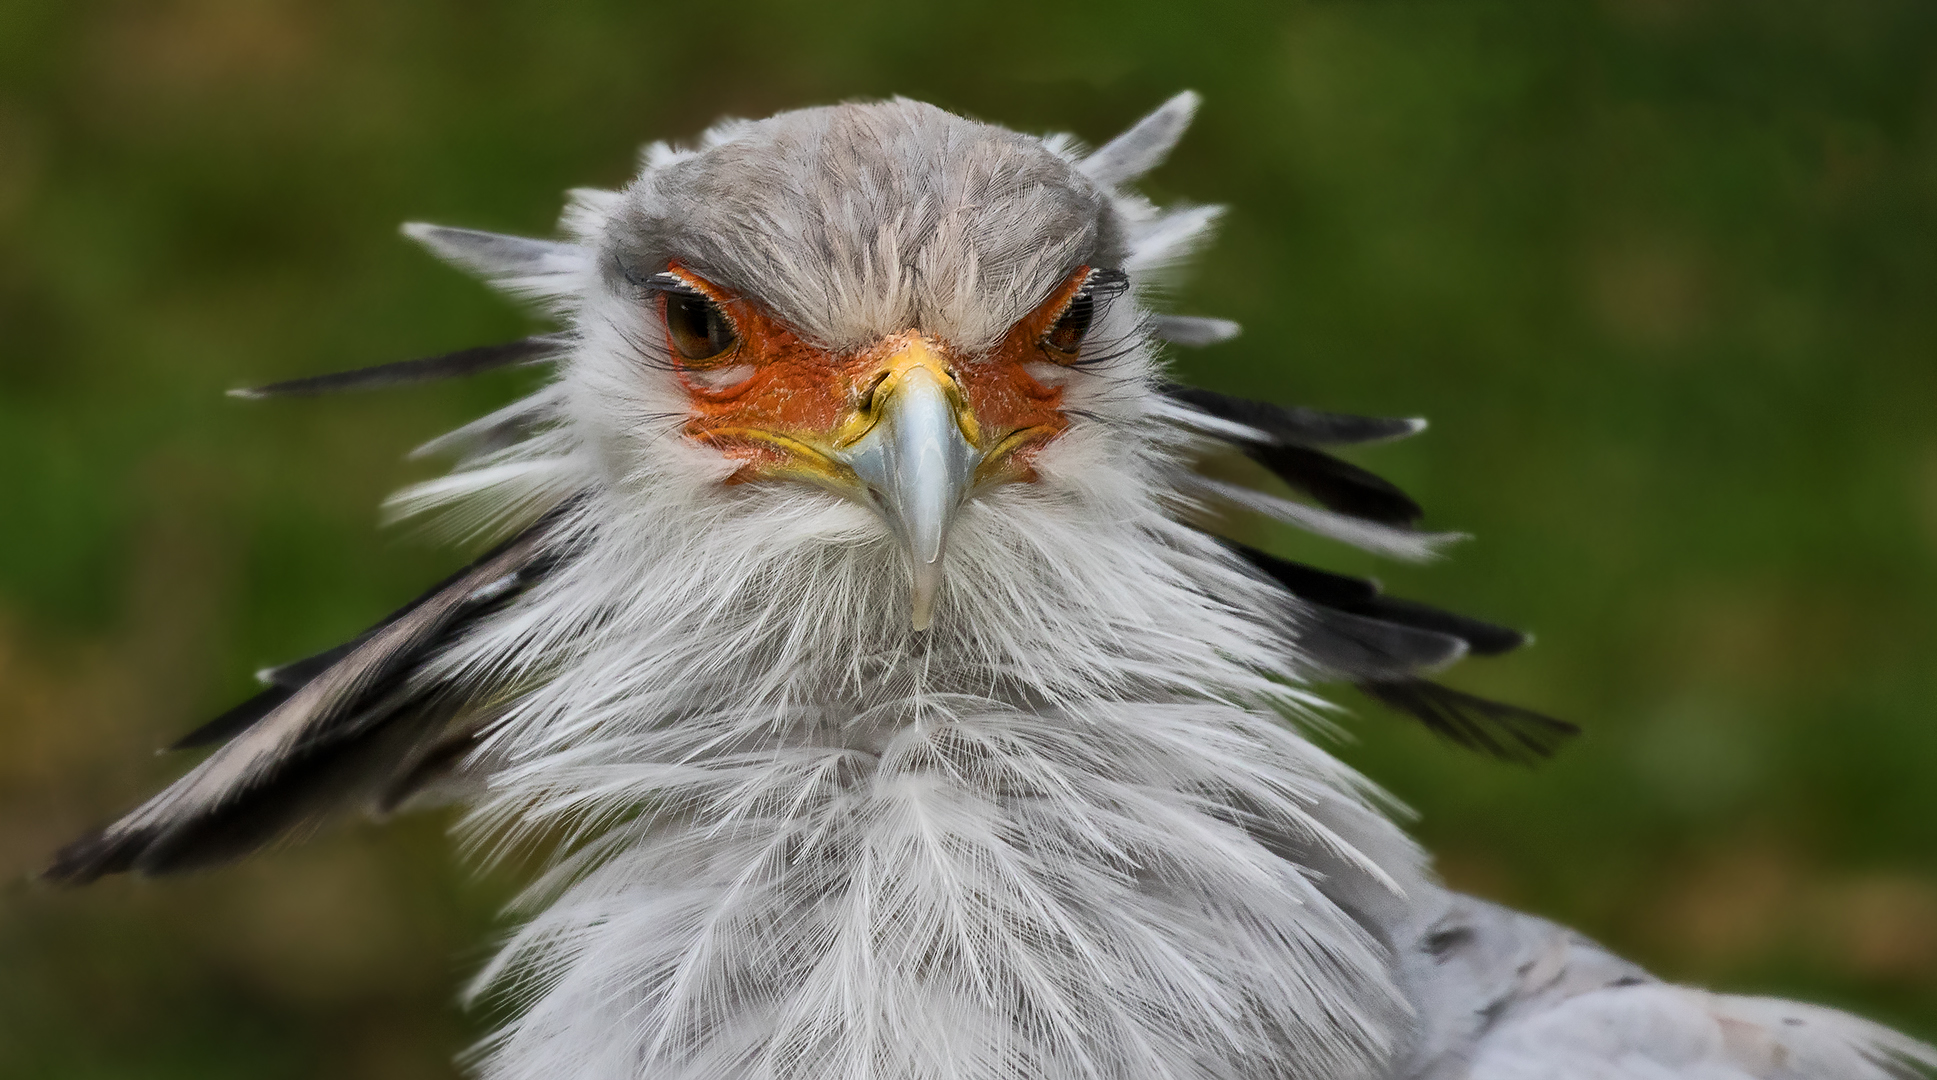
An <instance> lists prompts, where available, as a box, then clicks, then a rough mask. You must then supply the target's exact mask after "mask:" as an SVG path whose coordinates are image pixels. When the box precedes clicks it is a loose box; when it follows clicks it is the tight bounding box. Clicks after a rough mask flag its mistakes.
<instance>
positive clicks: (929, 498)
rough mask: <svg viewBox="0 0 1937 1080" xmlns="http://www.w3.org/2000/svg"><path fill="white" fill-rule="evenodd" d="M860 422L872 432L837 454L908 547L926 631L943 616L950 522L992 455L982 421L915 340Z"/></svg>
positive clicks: (898, 356)
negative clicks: (938, 605)
mask: <svg viewBox="0 0 1937 1080" xmlns="http://www.w3.org/2000/svg"><path fill="white" fill-rule="evenodd" d="M856 422H857V425H865V426H866V430H865V431H864V432H862V433H861V434H860V435H859V436H858V437H856V438H853V439H852V440H851V441H847V442H846V443H845V445H844V446H843V447H841V448H840V449H838V450H836V451H835V456H836V457H837V458H838V460H839V461H840V462H841V463H842V464H844V465H846V466H847V467H848V468H849V469H851V470H853V472H854V475H855V477H856V478H857V479H859V480H860V481H861V490H860V492H858V494H859V496H860V497H861V499H862V501H864V502H866V503H867V504H868V506H870V507H872V508H873V510H874V511H875V512H876V513H878V514H880V515H881V517H882V518H883V519H884V520H886V521H887V523H888V527H889V528H891V529H893V530H894V533H895V535H896V536H897V537H898V538H899V539H900V540H901V542H902V545H903V547H904V549H905V550H906V551H907V553H908V561H909V567H910V569H912V570H913V572H914V595H913V604H912V612H911V614H912V617H913V622H914V627H915V629H917V630H926V629H928V628H929V626H930V625H931V624H932V623H933V622H934V619H935V599H936V595H937V594H938V593H939V592H940V590H941V583H942V556H943V554H944V553H945V552H946V550H947V545H948V530H949V526H950V525H951V524H953V523H954V520H955V513H956V511H957V510H959V509H961V506H962V504H963V503H964V502H967V501H968V498H969V495H970V494H971V493H972V492H973V491H974V488H975V479H976V468H977V467H978V466H979V465H981V463H982V459H983V457H984V456H985V455H984V454H983V452H982V451H981V450H978V449H976V447H975V438H974V437H975V433H976V429H975V418H974V416H973V414H972V413H971V412H970V411H969V408H968V405H967V403H966V402H965V401H964V400H963V398H962V391H961V387H960V386H959V385H958V384H957V383H956V381H955V378H954V376H952V375H951V374H950V373H949V371H948V368H947V366H946V365H945V364H944V363H943V362H942V359H941V358H940V357H939V356H937V355H936V354H935V352H934V350H932V349H930V348H929V347H928V345H927V343H926V342H924V341H922V340H921V339H920V338H913V339H912V340H910V341H909V342H908V344H907V345H905V346H904V347H902V348H901V349H900V350H898V351H897V352H896V353H895V354H894V355H893V356H892V357H890V358H889V360H888V365H887V369H886V371H885V372H884V374H883V375H882V377H881V380H880V382H879V383H878V384H877V385H876V386H875V388H874V390H873V392H872V394H871V395H870V396H869V399H868V402H867V404H866V405H865V406H864V408H863V410H862V412H861V413H860V414H859V415H858V416H857V417H856Z"/></svg>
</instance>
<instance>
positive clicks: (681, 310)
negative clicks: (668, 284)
mask: <svg viewBox="0 0 1937 1080" xmlns="http://www.w3.org/2000/svg"><path fill="white" fill-rule="evenodd" d="M666 333H667V334H668V335H669V336H671V337H672V339H673V348H675V349H677V350H679V355H681V356H683V357H685V358H686V359H688V360H711V359H714V358H715V357H718V356H720V355H721V354H723V353H725V352H726V351H727V350H728V349H731V348H732V347H733V346H734V344H735V343H736V342H738V341H739V340H740V336H739V335H738V334H736V333H734V331H733V324H732V323H731V322H728V321H727V318H726V313H725V312H723V311H721V310H720V309H719V305H717V304H715V303H713V301H711V300H708V299H707V298H705V297H704V296H695V295H693V294H691V293H675V292H669V293H667V294H666Z"/></svg>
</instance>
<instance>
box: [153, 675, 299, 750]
mask: <svg viewBox="0 0 1937 1080" xmlns="http://www.w3.org/2000/svg"><path fill="white" fill-rule="evenodd" d="M296 690H297V688H296V687H293V686H282V685H279V684H271V685H270V686H267V687H265V688H264V689H263V690H262V691H261V692H259V693H257V694H256V695H255V696H254V697H252V698H249V699H248V700H247V701H244V702H242V703H241V704H239V705H236V706H233V707H232V708H230V709H228V710H227V711H226V712H224V713H222V714H221V715H220V716H217V717H216V718H215V719H213V720H210V721H209V722H207V723H205V724H203V725H202V726H201V727H198V728H196V729H195V730H194V731H191V732H189V733H188V734H186V735H184V736H182V737H181V738H179V739H176V740H175V741H174V742H172V743H169V744H168V749H170V750H192V749H194V748H195V747H198V746H213V745H215V744H216V743H220V742H227V741H229V740H230V739H232V738H234V737H235V736H237V735H239V734H241V733H242V732H244V731H247V730H248V729H249V728H250V727H252V726H253V725H254V724H255V722H256V721H258V720H260V719H262V718H263V717H265V716H268V715H269V714H270V713H272V712H274V711H275V710H276V708H277V707H278V706H280V705H281V704H282V703H283V702H285V701H288V700H289V699H290V697H291V696H292V695H294V694H295V693H296Z"/></svg>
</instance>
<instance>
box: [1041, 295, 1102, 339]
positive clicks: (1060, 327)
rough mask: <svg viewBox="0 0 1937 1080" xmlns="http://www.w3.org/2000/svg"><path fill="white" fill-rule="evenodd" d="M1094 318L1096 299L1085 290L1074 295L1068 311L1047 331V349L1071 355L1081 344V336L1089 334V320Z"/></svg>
mask: <svg viewBox="0 0 1937 1080" xmlns="http://www.w3.org/2000/svg"><path fill="white" fill-rule="evenodd" d="M1094 318H1096V299H1095V298H1094V297H1092V296H1091V295H1090V294H1089V292H1088V291H1087V290H1085V291H1083V292H1080V293H1078V294H1076V299H1074V300H1071V301H1070V302H1069V309H1068V310H1067V311H1064V312H1063V317H1062V318H1060V319H1057V320H1056V325H1055V326H1052V327H1050V329H1049V338H1048V342H1049V347H1050V348H1052V349H1055V350H1056V351H1057V352H1064V353H1073V352H1075V351H1076V348H1077V346H1079V345H1081V344H1083V335H1084V334H1087V333H1089V332H1090V320H1092V319H1094Z"/></svg>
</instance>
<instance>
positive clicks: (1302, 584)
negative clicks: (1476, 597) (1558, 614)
mask: <svg viewBox="0 0 1937 1080" xmlns="http://www.w3.org/2000/svg"><path fill="white" fill-rule="evenodd" d="M1226 543H1227V544H1228V545H1229V546H1230V547H1231V549H1232V550H1233V551H1235V552H1236V553H1237V554H1239V555H1241V556H1242V557H1243V558H1244V559H1245V561H1246V562H1249V563H1250V564H1251V565H1252V566H1254V567H1256V568H1258V569H1259V570H1261V571H1263V572H1264V573H1265V574H1267V575H1269V576H1270V577H1271V578H1272V579H1273V580H1275V581H1277V582H1278V583H1279V584H1280V585H1283V586H1284V587H1285V590H1286V591H1287V592H1290V593H1291V594H1292V595H1293V596H1296V597H1297V598H1299V599H1300V600H1303V601H1305V602H1306V604H1307V605H1309V611H1308V614H1307V618H1306V623H1305V626H1306V633H1305V637H1304V639H1303V640H1302V641H1301V642H1300V644H1301V645H1303V646H1304V648H1305V649H1306V651H1307V652H1309V653H1311V655H1312V657H1313V659H1315V660H1317V661H1318V662H1319V663H1320V664H1321V665H1323V666H1324V668H1325V669H1326V670H1327V671H1328V672H1329V673H1330V674H1332V675H1334V676H1337V677H1342V678H1345V679H1349V680H1351V681H1352V683H1353V684H1354V685H1356V686H1357V687H1358V688H1359V689H1360V690H1362V691H1364V692H1365V693H1366V694H1367V695H1369V696H1370V697H1372V698H1374V699H1376V700H1377V701H1379V702H1380V703H1382V704H1384V705H1385V706H1386V707H1388V708H1390V709H1393V710H1394V711H1396V712H1399V713H1402V714H1404V715H1406V716H1410V717H1412V718H1414V719H1416V720H1418V721H1419V722H1420V723H1422V724H1424V725H1425V726H1426V727H1427V729H1428V730H1430V731H1432V732H1434V733H1436V734H1438V735H1440V736H1441V737H1443V738H1445V739H1446V740H1447V741H1449V742H1452V743H1454V744H1456V745H1459V746H1463V747H1465V748H1467V749H1469V750H1476V751H1479V752H1481V753H1485V754H1490V755H1492V756H1493V757H1496V758H1500V759H1502V760H1507V761H1519V762H1529V761H1533V760H1536V759H1540V758H1546V757H1550V756H1552V754H1553V752H1554V750H1555V749H1556V748H1557V747H1558V746H1559V745H1560V744H1561V743H1562V742H1565V741H1566V740H1567V739H1569V738H1572V737H1573V736H1575V735H1578V734H1580V728H1578V727H1576V726H1574V725H1573V724H1570V723H1568V722H1566V721H1565V720H1557V719H1555V718H1553V717H1551V716H1548V715H1546V714H1544V713H1538V712H1535V711H1533V710H1531V709H1524V708H1521V707H1520V706H1518V705H1508V704H1505V703H1504V702H1498V701H1491V700H1488V699H1486V698H1482V697H1477V696H1475V695H1473V694H1468V693H1465V692H1463V691H1459V690H1453V689H1449V688H1447V687H1444V686H1441V685H1439V684H1438V683H1434V682H1429V681H1427V680H1425V679H1422V678H1419V677H1418V675H1419V672H1421V671H1423V670H1426V669H1429V668H1431V667H1433V666H1436V665H1435V664H1434V663H1432V660H1433V655H1432V652H1431V650H1430V649H1429V648H1427V647H1426V645H1427V643H1430V642H1432V641H1434V640H1441V641H1448V640H1450V641H1457V642H1460V643H1461V644H1462V645H1463V646H1464V650H1463V651H1465V652H1469V653H1471V654H1473V655H1476V656H1497V655H1499V654H1500V653H1504V652H1508V651H1511V650H1513V649H1515V648H1518V647H1520V646H1521V645H1523V644H1525V643H1526V640H1527V638H1526V635H1524V634H1522V633H1520V632H1519V631H1517V630H1512V629H1509V628H1507V627H1504V626H1498V625H1495V624H1493V623H1489V622H1483V621H1481V620H1479V619H1473V618H1468V617H1467V616H1464V615H1456V614H1454V613H1453V612H1450V611H1445V610H1442V609H1440V608H1436V607H1432V606H1431V605H1428V604H1421V603H1418V602H1417V601H1413V600H1399V599H1396V598H1393V597H1388V596H1382V595H1380V593H1379V586H1378V583H1377V582H1373V581H1368V580H1366V579H1365V578H1355V577H1348V576H1346V575H1344V574H1334V573H1332V572H1331V571H1329V570H1320V569H1318V568H1316V567H1312V566H1306V565H1305V564H1303V563H1298V562H1293V561H1291V560H1290V559H1281V558H1279V557H1278V556H1276V555H1273V554H1271V553H1269V552H1265V551H1260V550H1258V549H1257V548H1254V547H1249V546H1247V545H1244V544H1239V543H1236V542H1235V541H1226ZM1371 627H1380V628H1383V630H1382V631H1381V632H1373V631H1372V630H1371V629H1370V628H1371ZM1402 629H1403V630H1404V631H1406V632H1407V635H1410V636H1401V635H1399V634H1398V633H1396V632H1397V631H1399V630H1402ZM1453 659H1458V654H1457V653H1455V654H1453V655H1451V656H1448V657H1446V658H1445V661H1444V662H1449V661H1450V660H1453ZM1382 662H1383V663H1384V669H1383V670H1380V664H1381V663H1382Z"/></svg>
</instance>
